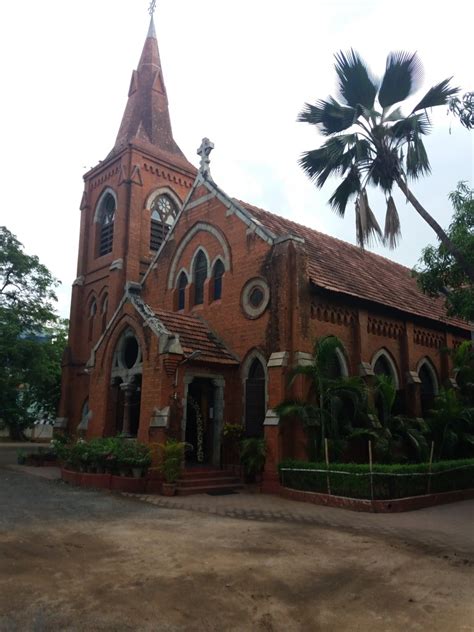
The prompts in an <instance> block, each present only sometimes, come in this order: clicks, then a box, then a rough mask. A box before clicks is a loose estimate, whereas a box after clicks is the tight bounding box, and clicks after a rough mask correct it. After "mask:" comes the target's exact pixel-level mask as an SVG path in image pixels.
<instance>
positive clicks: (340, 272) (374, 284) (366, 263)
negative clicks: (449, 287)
mask: <svg viewBox="0 0 474 632" xmlns="http://www.w3.org/2000/svg"><path fill="white" fill-rule="evenodd" d="M238 202H239V204H240V205H241V206H243V207H244V208H245V209H246V210H247V211H249V212H250V213H251V214H252V215H253V216H254V217H255V219H257V220H258V221H259V222H261V224H262V225H263V226H265V227H266V228H267V229H268V230H270V231H271V232H272V233H274V234H275V235H276V236H283V235H288V234H292V235H295V236H296V237H300V238H303V239H304V240H305V247H306V251H307V253H308V272H309V278H310V280H311V281H312V282H313V283H314V284H315V285H317V286H319V287H322V288H324V289H327V290H331V291H333V292H340V293H343V294H348V295H351V296H356V297H358V298H361V299H365V300H368V301H373V302H374V303H379V304H382V305H387V306H389V307H393V308H395V309H397V310H401V311H403V312H408V313H410V314H415V315H417V316H422V317H423V318H429V319H431V320H437V321H441V322H443V323H448V324H450V325H454V326H456V327H461V328H463V329H468V330H470V329H471V327H470V326H469V323H466V322H465V321H463V320H460V319H457V318H449V317H448V316H447V315H446V310H445V307H444V301H443V300H442V299H439V298H431V297H429V296H426V295H425V294H423V293H422V292H421V291H420V290H419V289H418V286H417V283H416V280H415V279H414V278H412V276H411V271H410V269H409V268H406V267H405V266H402V265H400V264H398V263H395V262H394V261H391V260H390V259H386V258H385V257H381V256H380V255H376V254H374V253H372V252H368V251H366V250H361V249H360V248H359V247H357V246H353V245H352V244H348V243H347V242H345V241H342V240H340V239H336V238H335V237H330V236H329V235H325V234H324V233H320V232H318V231H317V230H314V229H312V228H307V227H306V226H302V225H301V224H297V223H296V222H293V221H291V220H289V219H286V218H283V217H280V216H279V215H274V214H273V213H269V212H268V211H264V210H263V209H260V208H257V207H256V206H252V205H251V204H248V203H247V202H241V201H240V200H239V201H238Z"/></svg>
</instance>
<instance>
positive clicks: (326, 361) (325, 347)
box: [313, 335, 344, 377]
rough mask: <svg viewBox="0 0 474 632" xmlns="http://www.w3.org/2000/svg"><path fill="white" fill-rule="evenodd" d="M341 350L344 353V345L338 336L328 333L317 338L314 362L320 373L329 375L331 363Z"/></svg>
mask: <svg viewBox="0 0 474 632" xmlns="http://www.w3.org/2000/svg"><path fill="white" fill-rule="evenodd" d="M337 350H339V351H340V352H341V353H344V345H343V344H342V342H341V340H339V338H338V337H337V336H333V335H328V336H322V337H321V338H317V339H316V341H315V343H314V349H313V355H314V364H315V365H316V367H317V369H318V373H319V374H320V375H323V376H325V377H328V376H329V372H330V369H331V365H332V363H333V362H334V358H335V357H336V352H337Z"/></svg>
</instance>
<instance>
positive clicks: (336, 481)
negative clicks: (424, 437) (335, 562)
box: [279, 459, 474, 511]
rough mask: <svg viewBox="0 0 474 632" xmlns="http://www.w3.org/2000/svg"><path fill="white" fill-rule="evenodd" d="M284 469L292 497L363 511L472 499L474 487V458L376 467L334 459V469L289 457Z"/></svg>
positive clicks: (283, 480)
mask: <svg viewBox="0 0 474 632" xmlns="http://www.w3.org/2000/svg"><path fill="white" fill-rule="evenodd" d="M279 473H280V484H281V487H282V493H283V495H285V496H286V497H294V498H296V497H297V498H298V499H299V500H308V501H309V502H315V503H317V504H325V505H331V506H347V507H349V508H357V509H358V510H360V511H405V510H406V509H409V508H419V507H422V506H429V505H432V504H439V503H442V502H451V501H452V500H459V499H462V498H464V497H469V498H470V497H472V490H473V489H474V459H465V460H459V461H439V462H436V463H433V464H432V465H431V467H430V465H429V464H427V463H423V464H410V465H402V464H396V465H378V464H376V465H373V468H372V470H371V468H370V466H369V465H360V464H355V463H344V464H342V463H334V464H331V465H330V467H329V469H328V467H327V466H326V464H325V463H307V462H303V461H289V460H288V461H285V462H283V463H281V464H280V466H279ZM294 492H295V493H294ZM296 492H297V493H296ZM306 494H309V496H307V497H306V496H305V495H306ZM416 499H418V500H416ZM354 504H356V505H357V507H352V506H350V505H354ZM369 506H370V507H369ZM367 507H369V508H368V509H367Z"/></svg>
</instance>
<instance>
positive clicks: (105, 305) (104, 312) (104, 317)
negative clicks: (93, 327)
mask: <svg viewBox="0 0 474 632" xmlns="http://www.w3.org/2000/svg"><path fill="white" fill-rule="evenodd" d="M108 308H109V296H108V294H106V295H105V296H104V298H103V299H102V307H101V310H100V315H101V318H102V327H101V329H102V333H104V331H105V328H106V326H107V310H108Z"/></svg>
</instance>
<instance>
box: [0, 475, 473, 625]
mask: <svg viewBox="0 0 474 632" xmlns="http://www.w3.org/2000/svg"><path fill="white" fill-rule="evenodd" d="M473 597H474V558H469V557H462V556H459V555H456V554H455V553H452V552H451V553H450V552H449V551H448V549H447V550H446V552H445V553H444V554H443V553H442V552H440V551H439V550H436V551H435V550H430V549H429V547H420V546H418V545H417V546H415V545H411V544H410V543H402V542H399V541H397V540H396V539H394V538H390V539H388V538H382V537H376V536H373V535H371V536H369V535H367V536H361V535H360V534H355V533H351V532H350V530H348V531H345V532H344V531H340V530H335V529H324V528H321V527H318V526H314V525H304V524H289V523H288V524H284V523H272V522H264V523H261V522H254V521H251V520H234V519H231V518H223V517H217V516H212V515H203V514H197V513H192V512H188V511H179V510H173V509H162V508H158V507H153V506H151V505H148V504H146V503H142V502H139V501H136V500H131V499H127V498H123V497H117V496H113V495H110V494H105V493H99V492H91V491H86V490H73V489H71V488H68V487H67V486H65V485H63V484H61V483H52V482H49V481H42V480H36V479H33V478H32V477H28V476H25V475H21V474H18V473H14V472H7V471H6V470H1V469H0V630H1V631H2V632H10V631H11V632H13V631H21V632H23V631H30V630H31V631H34V632H43V631H46V630H68V631H79V630H81V631H82V630H83V631H86V630H87V631H92V630H110V631H112V630H114V631H115V630H116V631H121V630H140V631H148V630H150V631H151V630H153V631H162V630H163V631H167V630H186V631H187V630H189V631H201V630H203V631H204V630H205V631H222V630H236V631H237V630H239V631H240V630H242V631H244V630H245V631H247V630H256V631H259V630H261V631H266V632H270V631H280V630H281V631H283V630H284V631H293V630H295V631H296V630H297V631H300V630H301V631H302V630H305V631H306V630H309V631H313V630H324V631H338V632H339V631H344V630H348V631H349V630H350V631H358V630H361V631H362V630H364V631H365V630H369V629H373V630H377V631H384V630H387V631H388V630H404V631H411V630H415V631H416V630H420V631H425V630H432V631H436V630H440V631H441V630H443V632H446V631H447V630H448V631H450V630H453V631H456V632H458V631H468V630H474V605H473Z"/></svg>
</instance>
